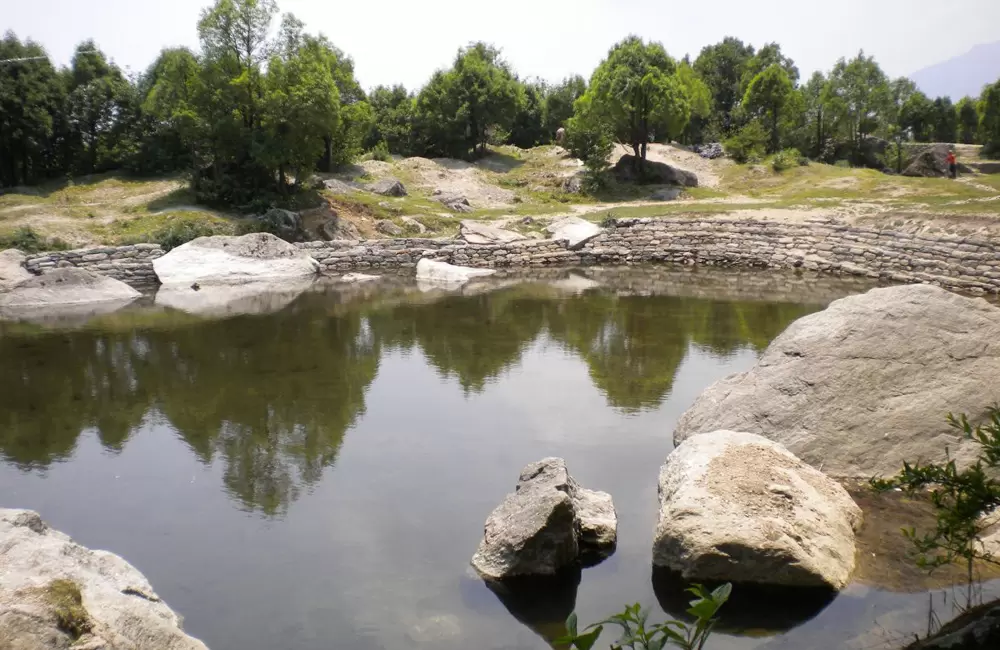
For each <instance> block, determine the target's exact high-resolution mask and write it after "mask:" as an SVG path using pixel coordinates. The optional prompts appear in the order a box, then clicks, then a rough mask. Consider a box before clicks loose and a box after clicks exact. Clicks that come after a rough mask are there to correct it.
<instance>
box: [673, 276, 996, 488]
mask: <svg viewBox="0 0 1000 650" xmlns="http://www.w3.org/2000/svg"><path fill="white" fill-rule="evenodd" d="M998 376H1000V309H998V308H997V307H994V306H993V305H991V304H989V303H988V302H986V301H985V300H982V299H972V298H966V297H963V296H959V295H957V294H953V293H950V292H948V291H945V290H944V289H941V288H938V287H934V286H930V285H911V286H905V287H890V288H883V289H873V290H872V291H869V292H868V293H865V294H863V295H857V296H850V297H847V298H843V299H841V300H838V301H836V302H834V303H832V304H831V305H830V306H829V307H828V308H827V309H826V310H824V311H821V312H818V313H816V314H812V315H809V316H806V317H804V318H801V319H799V320H797V321H795V322H794V323H792V325H790V326H789V327H788V329H786V330H785V331H784V332H783V333H782V334H781V335H780V336H779V337H778V338H776V339H775V340H774V341H773V342H772V343H771V345H770V346H768V348H767V350H766V351H765V352H764V354H763V355H762V356H761V358H760V360H759V361H758V363H757V365H756V366H754V368H753V369H751V370H750V371H748V372H745V373H740V374H737V375H733V376H731V377H727V378H726V379H723V380H721V381H719V382H716V383H715V384H714V385H712V386H711V387H709V388H708V389H707V390H706V391H704V392H703V393H702V394H701V395H700V396H699V397H698V399H697V400H696V401H695V403H694V405H693V406H692V407H691V408H690V409H689V410H688V411H687V412H686V413H685V414H684V415H683V416H682V417H681V419H680V421H679V422H678V424H677V429H676V431H675V432H674V443H675V444H680V443H681V442H683V441H684V440H687V439H688V438H690V437H692V436H694V435H696V434H699V433H703V432H705V431H714V430H716V429H731V430H736V431H749V432H751V433H757V434H760V435H762V436H765V437H767V438H770V439H771V440H775V441H777V442H779V443H781V444H783V445H784V446H785V447H787V448H788V449H789V451H791V452H792V453H794V454H795V455H797V456H798V457H799V458H801V459H802V460H804V461H806V462H807V463H810V464H812V465H813V466H815V467H817V468H819V469H821V470H822V471H824V472H826V473H827V474H830V475H832V476H856V477H870V476H872V475H875V474H885V475H888V474H895V473H896V472H897V471H899V470H900V469H901V468H902V466H903V462H904V461H916V460H920V461H923V462H939V461H944V460H945V458H946V456H947V455H948V454H949V453H950V456H951V458H953V459H955V460H956V461H958V462H959V463H960V464H965V463H970V462H972V461H973V460H974V459H975V457H976V454H977V451H978V445H977V444H976V443H974V442H973V441H971V440H967V439H964V438H962V437H961V436H959V435H957V434H956V432H955V431H954V430H953V429H952V428H951V427H949V425H948V423H947V422H946V420H945V417H946V415H947V414H948V413H966V414H968V415H969V418H970V419H971V420H972V421H974V422H976V421H981V419H982V418H984V417H985V416H986V413H987V409H988V408H989V407H990V406H991V405H993V404H995V403H997V402H1000V383H998V382H997V381H996V377H998Z"/></svg>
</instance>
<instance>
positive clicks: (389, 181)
mask: <svg viewBox="0 0 1000 650" xmlns="http://www.w3.org/2000/svg"><path fill="white" fill-rule="evenodd" d="M365 189H367V190H368V191H369V192H374V193H375V194H381V195H382V196H406V188H405V187H404V186H403V184H402V183H400V182H399V181H398V180H396V179H395V178H383V179H381V180H378V181H375V182H374V183H371V184H370V185H368V186H367V187H366V188H365Z"/></svg>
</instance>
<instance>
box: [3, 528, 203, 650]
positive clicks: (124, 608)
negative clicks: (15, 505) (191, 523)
mask: <svg viewBox="0 0 1000 650" xmlns="http://www.w3.org/2000/svg"><path fill="white" fill-rule="evenodd" d="M0 549H3V553H0V647H2V648H12V649H16V650H63V649H69V648H80V649H84V648H85V649H88V650H207V649H206V647H205V645H204V644H203V643H202V642H201V641H198V640H197V639H194V638H192V637H190V636H188V635H186V634H185V633H184V632H183V630H182V629H181V618H180V617H179V616H178V615H177V614H176V613H174V612H173V611H172V610H171V609H170V608H169V607H168V606H167V605H166V603H164V602H163V601H162V600H160V597H159V596H157V595H156V592H154V591H153V588H152V587H151V586H150V584H149V582H148V581H147V580H146V578H145V576H143V575H142V574H141V573H139V571H137V570H136V569H135V567H133V566H132V565H130V564H129V563H128V562H126V561H125V560H123V559H122V558H120V557H118V556H117V555H114V554H113V553H108V552H107V551H92V550H90V549H87V548H84V547H82V546H80V545H79V544H76V543H74V542H73V540H71V539H70V538H69V537H68V536H66V535H64V534H62V533H60V532H58V531H55V530H52V529H51V528H49V527H48V526H47V525H46V524H45V522H43V521H42V519H41V518H40V517H39V516H38V514H37V513H35V512H32V511H30V510H5V509H0Z"/></svg>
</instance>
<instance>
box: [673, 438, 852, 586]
mask: <svg viewBox="0 0 1000 650" xmlns="http://www.w3.org/2000/svg"><path fill="white" fill-rule="evenodd" d="M659 494H660V518H659V523H658V524H657V526H656V537H655V541H654V542H653V565H654V566H658V567H666V568H669V569H672V570H674V571H679V572H680V573H681V574H682V575H683V576H684V578H686V579H689V580H694V581H698V580H707V581H716V580H718V581H733V582H749V583H758V584H770V585H782V586H790V587H819V586H829V587H832V588H834V589H841V588H843V587H844V586H845V585H847V582H848V580H849V578H850V576H851V572H852V571H853V570H854V533H855V531H856V530H857V529H858V527H859V526H860V525H861V509H860V508H858V506H857V505H856V504H855V503H854V501H853V500H852V499H851V497H850V495H848V494H847V491H846V490H844V488H842V487H841V486H840V485H839V484H838V483H836V482H835V481H834V480H832V479H830V478H829V477H827V476H825V475H824V474H823V473H822V472H819V471H818V470H816V469H813V468H812V467H810V466H808V465H806V464H805V463H803V462H802V461H800V460H799V459H798V458H796V457H795V456H793V455H792V454H791V453H789V452H788V450H787V449H785V448H784V447H782V446H781V445H779V444H777V443H775V442H772V441H770V440H767V439H766V438H762V437H761V436H757V435H753V434H750V433H739V432H734V431H713V432H711V433H705V434H702V435H698V436H694V437H693V438H690V439H689V440H687V441H685V442H684V443H683V444H682V445H680V446H679V447H677V448H676V449H674V451H673V452H672V453H671V454H670V456H668V457H667V462H666V463H665V464H664V465H663V468H662V469H661V470H660V483H659Z"/></svg>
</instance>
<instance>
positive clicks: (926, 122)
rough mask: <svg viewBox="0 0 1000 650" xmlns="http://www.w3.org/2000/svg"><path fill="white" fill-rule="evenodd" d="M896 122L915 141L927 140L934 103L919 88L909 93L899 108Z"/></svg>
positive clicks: (928, 138)
mask: <svg viewBox="0 0 1000 650" xmlns="http://www.w3.org/2000/svg"><path fill="white" fill-rule="evenodd" d="M898 124H899V126H900V127H901V128H903V129H905V130H908V131H909V132H910V135H911V137H912V138H913V139H914V140H916V141H917V142H928V141H930V139H931V134H932V131H933V128H934V104H933V102H931V100H929V99H928V98H927V95H925V94H923V93H922V92H920V91H919V90H918V91H916V92H914V93H913V94H911V95H910V96H909V97H908V98H907V99H906V101H904V102H903V105H902V106H901V107H900V110H899V117H898Z"/></svg>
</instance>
